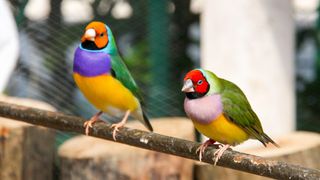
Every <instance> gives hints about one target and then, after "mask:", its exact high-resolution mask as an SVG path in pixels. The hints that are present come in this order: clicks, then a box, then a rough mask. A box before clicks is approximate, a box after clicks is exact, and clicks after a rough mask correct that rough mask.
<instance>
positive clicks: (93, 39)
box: [81, 21, 109, 49]
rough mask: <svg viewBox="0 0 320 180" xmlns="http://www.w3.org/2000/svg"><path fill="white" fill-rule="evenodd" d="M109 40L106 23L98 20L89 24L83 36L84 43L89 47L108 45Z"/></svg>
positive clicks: (100, 47)
mask: <svg viewBox="0 0 320 180" xmlns="http://www.w3.org/2000/svg"><path fill="white" fill-rule="evenodd" d="M108 41H109V39H108V33H107V28H106V25H105V24H104V23H102V22H98V21H93V22H91V23H90V24H88V25H87V27H86V29H85V32H84V34H83V36H82V38H81V42H82V44H83V45H84V46H86V47H88V49H95V48H96V49H102V48H104V47H105V46H107V44H108ZM86 47H84V48H86Z"/></svg>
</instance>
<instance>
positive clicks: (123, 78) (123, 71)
mask: <svg viewBox="0 0 320 180" xmlns="http://www.w3.org/2000/svg"><path fill="white" fill-rule="evenodd" d="M111 66H112V75H113V76H114V77H115V78H117V79H118V80H119V81H120V82H121V83H122V84H123V85H124V86H125V87H126V88H128V89H129V90H130V91H131V92H132V94H133V95H134V96H135V97H136V98H138V99H139V101H140V102H141V103H142V101H143V99H142V96H141V92H140V90H139V88H138V86H137V84H136V82H135V81H134V79H133V77H132V76H131V74H130V72H129V70H128V68H127V66H126V65H125V64H124V62H123V61H122V58H121V57H120V55H114V56H111Z"/></svg>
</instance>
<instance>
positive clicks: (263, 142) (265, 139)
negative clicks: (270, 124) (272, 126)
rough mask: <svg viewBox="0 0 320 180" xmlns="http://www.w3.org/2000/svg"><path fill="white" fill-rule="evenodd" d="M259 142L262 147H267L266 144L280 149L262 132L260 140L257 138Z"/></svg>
mask: <svg viewBox="0 0 320 180" xmlns="http://www.w3.org/2000/svg"><path fill="white" fill-rule="evenodd" d="M259 141H260V142H261V143H262V144H263V145H264V146H267V145H266V144H268V143H272V144H273V145H274V146H276V147H278V148H279V147H280V146H279V145H278V144H277V143H275V142H274V141H273V140H272V139H271V138H270V137H269V136H268V135H267V134H265V133H264V132H262V134H261V138H259Z"/></svg>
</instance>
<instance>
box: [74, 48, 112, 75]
mask: <svg viewBox="0 0 320 180" xmlns="http://www.w3.org/2000/svg"><path fill="white" fill-rule="evenodd" d="M110 70H111V59H110V56H109V54H107V53H105V52H92V51H86V50H83V49H80V48H79V47H78V48H77V49H76V52H75V54H74V61H73V72H75V73H79V74H80V75H82V76H86V77H92V76H98V75H101V74H106V73H109V72H110Z"/></svg>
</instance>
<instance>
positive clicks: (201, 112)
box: [182, 69, 278, 163]
mask: <svg viewBox="0 0 320 180" xmlns="http://www.w3.org/2000/svg"><path fill="white" fill-rule="evenodd" d="M182 91H183V92H185V95H186V98H185V101H184V109H185V112H186V114H187V115H188V116H189V117H190V119H191V120H192V122H193V124H194V126H195V128H196V129H197V130H198V131H199V132H201V133H202V134H204V135H205V136H207V137H209V138H210V139H209V140H208V141H206V142H205V143H203V144H202V145H201V146H200V147H199V148H198V150H197V151H199V159H200V161H201V158H202V154H203V152H204V150H205V149H206V148H207V146H208V145H210V144H213V143H214V142H215V141H217V142H220V143H222V144H223V145H222V147H221V148H220V149H219V150H217V151H216V152H215V163H217V161H218V160H219V158H220V157H221V156H222V154H223V152H224V151H225V150H227V149H228V148H229V147H230V146H235V145H238V144H240V143H242V142H244V141H246V140H248V139H249V138H252V139H257V140H259V141H260V142H261V143H262V144H263V145H264V146H266V144H268V143H272V144H273V145H275V146H277V147H278V145H277V144H276V143H275V142H274V141H273V140H272V139H271V138H270V137H269V136H268V135H267V134H265V133H264V132H263V129H262V126H261V123H260V121H259V118H258V116H257V115H256V113H255V112H254V111H253V110H252V108H251V106H250V104H249V102H248V100H247V98H246V96H245V95H244V93H243V92H242V91H241V89H240V88H239V87H238V86H237V85H235V84H233V83H232V82H230V81H227V80H225V79H221V78H219V77H217V76H216V75H215V74H213V73H212V72H210V71H207V70H203V69H195V70H192V71H190V72H188V73H187V74H186V76H185V78H184V85H183V88H182Z"/></svg>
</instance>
